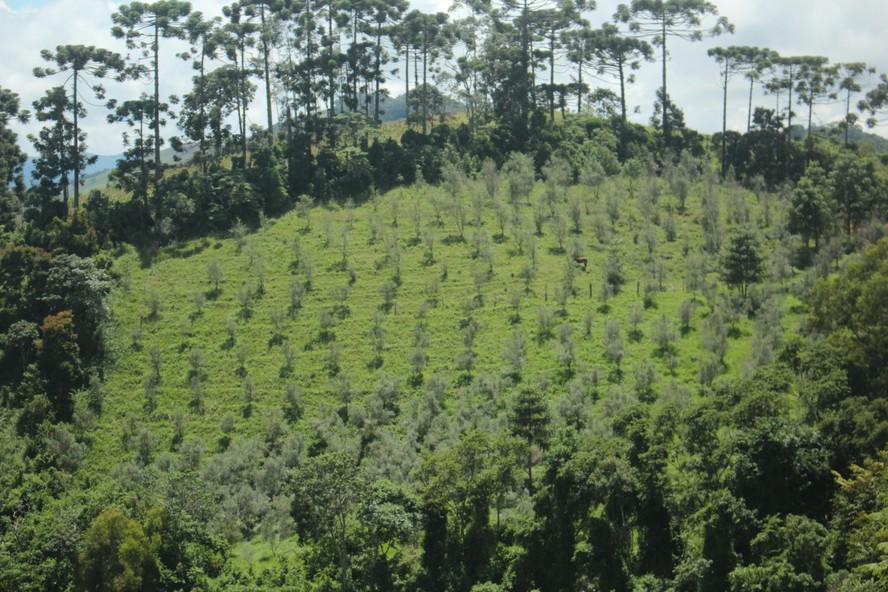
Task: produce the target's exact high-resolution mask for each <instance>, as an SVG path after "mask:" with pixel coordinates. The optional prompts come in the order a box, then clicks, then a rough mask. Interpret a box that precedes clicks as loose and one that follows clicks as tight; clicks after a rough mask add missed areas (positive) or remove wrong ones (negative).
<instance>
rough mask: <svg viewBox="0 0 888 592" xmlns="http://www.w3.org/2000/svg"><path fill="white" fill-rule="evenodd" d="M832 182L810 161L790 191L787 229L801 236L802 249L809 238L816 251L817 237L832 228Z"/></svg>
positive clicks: (818, 242)
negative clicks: (812, 241)
mask: <svg viewBox="0 0 888 592" xmlns="http://www.w3.org/2000/svg"><path fill="white" fill-rule="evenodd" d="M832 183H833V179H832V177H830V176H829V175H827V173H826V171H824V170H823V169H822V168H820V166H819V165H817V163H814V162H812V163H811V164H809V165H808V168H807V169H806V170H805V174H804V175H803V176H802V178H801V179H799V183H798V185H796V188H795V189H793V192H792V198H791V201H790V210H789V224H788V228H789V231H790V232H793V233H796V234H800V235H801V236H802V240H803V241H804V242H805V247H807V246H808V243H809V242H810V240H811V239H812V238H813V239H814V250H817V249H819V248H820V237H821V236H823V235H825V234H828V233H829V230H830V228H831V227H832V207H831V206H832V204H831V203H830V197H831V195H832V189H833V185H832Z"/></svg>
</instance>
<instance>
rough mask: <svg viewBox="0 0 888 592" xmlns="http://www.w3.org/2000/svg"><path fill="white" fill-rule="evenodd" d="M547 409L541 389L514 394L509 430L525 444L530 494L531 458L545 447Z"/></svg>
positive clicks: (527, 389) (529, 389) (523, 390)
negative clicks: (536, 451)
mask: <svg viewBox="0 0 888 592" xmlns="http://www.w3.org/2000/svg"><path fill="white" fill-rule="evenodd" d="M548 427H549V409H548V406H547V405H546V398H545V392H543V391H542V390H541V389H537V388H531V387H524V388H521V389H519V390H518V392H517V393H516V394H515V399H514V401H513V402H512V409H511V411H510V414H509V429H510V430H511V432H512V433H513V434H515V435H516V436H517V437H519V438H521V439H522V440H523V441H524V444H525V462H526V465H525V468H526V469H527V490H528V491H529V492H530V493H531V494H532V493H533V491H534V485H533V464H534V463H533V457H534V451H535V448H537V447H542V446H544V445H545V443H546V441H547V436H548V433H547V431H548Z"/></svg>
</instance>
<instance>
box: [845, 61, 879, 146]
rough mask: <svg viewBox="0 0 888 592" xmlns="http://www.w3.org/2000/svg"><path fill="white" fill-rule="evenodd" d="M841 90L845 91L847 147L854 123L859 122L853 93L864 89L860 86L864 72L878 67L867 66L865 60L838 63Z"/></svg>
mask: <svg viewBox="0 0 888 592" xmlns="http://www.w3.org/2000/svg"><path fill="white" fill-rule="evenodd" d="M836 67H837V68H838V76H839V81H838V86H839V91H840V92H844V93H845V118H844V119H843V120H842V129H843V130H844V132H845V139H844V143H845V147H846V148H847V147H848V134H849V132H850V131H851V128H852V127H853V126H854V124H856V123H857V119H858V118H857V114H856V113H852V112H851V95H853V94H854V93H859V92H860V91H862V90H863V87H862V86H860V78H861V77H862V76H863V75H864V74H875V73H876V69H875V68H872V67H869V66H867V65H866V64H864V63H863V62H845V63H843V64H838V65H837V66H836Z"/></svg>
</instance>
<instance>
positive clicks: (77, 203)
mask: <svg viewBox="0 0 888 592" xmlns="http://www.w3.org/2000/svg"><path fill="white" fill-rule="evenodd" d="M79 74H80V73H79V72H78V71H77V70H74V75H73V79H74V151H73V158H72V159H71V160H72V162H73V163H74V209H75V210H77V209H78V208H80V128H79V127H78V124H77V119H78V115H79V113H78V112H77V111H78V109H77V77H78V75H79Z"/></svg>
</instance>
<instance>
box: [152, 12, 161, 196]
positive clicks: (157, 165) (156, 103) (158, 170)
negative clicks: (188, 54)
mask: <svg viewBox="0 0 888 592" xmlns="http://www.w3.org/2000/svg"><path fill="white" fill-rule="evenodd" d="M159 56H160V27H159V26H158V24H157V22H155V23H154V187H155V191H156V190H157V185H158V184H159V183H160V177H161V168H160V59H159Z"/></svg>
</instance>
